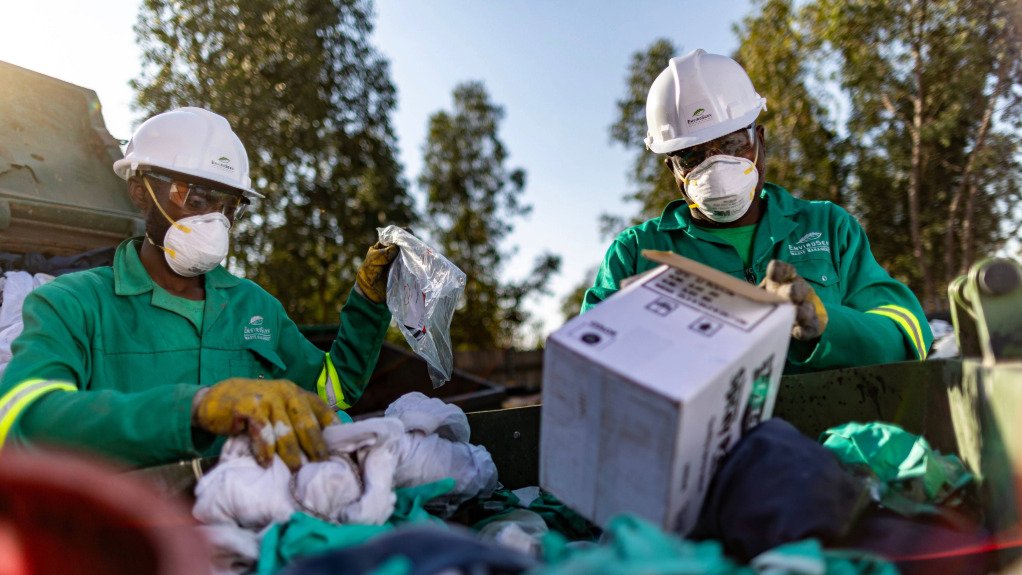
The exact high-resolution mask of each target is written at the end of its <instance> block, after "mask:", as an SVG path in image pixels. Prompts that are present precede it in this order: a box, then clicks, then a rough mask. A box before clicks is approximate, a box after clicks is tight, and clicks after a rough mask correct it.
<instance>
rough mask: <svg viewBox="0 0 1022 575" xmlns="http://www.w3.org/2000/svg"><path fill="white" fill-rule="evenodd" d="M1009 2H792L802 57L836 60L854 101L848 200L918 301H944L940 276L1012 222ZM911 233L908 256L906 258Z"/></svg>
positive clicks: (989, 246)
mask: <svg viewBox="0 0 1022 575" xmlns="http://www.w3.org/2000/svg"><path fill="white" fill-rule="evenodd" d="M1012 5H1013V3H1011V2H1008V1H1007V0H975V1H974V0H915V1H913V2H901V3H897V2H886V1H883V0H854V1H852V0H816V1H815V2H810V3H808V4H807V5H806V6H805V7H804V8H803V10H804V13H803V17H804V21H805V23H806V26H807V29H808V30H809V33H810V34H811V36H812V38H813V42H812V50H813V51H812V56H811V57H812V58H815V59H821V58H830V59H832V60H833V61H835V62H836V66H835V69H836V70H837V71H836V74H835V79H836V81H837V83H838V85H839V87H840V89H841V91H842V93H843V94H844V95H845V96H846V97H847V99H848V101H849V103H850V105H851V109H850V111H849V115H848V121H847V124H846V129H847V131H848V138H849V141H850V142H852V145H851V146H850V148H849V151H848V162H849V163H850V165H852V166H853V169H852V177H851V178H850V180H849V183H850V186H849V190H848V196H849V200H850V206H851V208H852V209H853V210H854V211H855V212H856V213H858V214H859V215H860V216H861V217H862V220H863V223H864V224H865V226H866V227H867V230H868V232H869V235H870V239H871V240H872V245H873V251H874V253H875V254H876V256H877V259H878V260H879V261H880V263H881V264H883V265H884V266H885V267H886V268H887V269H888V270H889V271H891V272H892V274H894V275H896V276H898V277H901V278H903V279H905V280H907V281H908V283H909V285H910V286H911V287H912V288H913V289H914V290H915V291H916V293H917V294H919V295H920V296H921V299H922V300H923V302H924V305H926V306H927V308H928V309H932V308H935V307H943V305H946V298H945V296H944V295H943V294H944V293H946V292H945V288H944V286H945V285H946V282H947V281H949V280H950V279H951V278H953V277H954V276H955V275H957V274H958V273H961V271H963V270H964V269H965V268H967V267H968V266H969V265H970V264H971V263H972V260H973V259H974V257H975V256H974V254H981V255H984V254H992V253H993V252H994V251H996V250H997V249H998V248H999V247H1000V246H1001V245H1003V243H1004V241H1005V240H1006V238H1007V235H1008V233H1009V231H1014V230H1015V229H1016V228H1017V227H1018V224H1019V214H1017V213H1013V210H1012V209H1011V208H1012V206H1013V205H1014V204H1015V203H1016V202H1017V200H1018V199H1019V183H1020V182H1019V176H1020V173H1022V172H1020V168H1019V164H1018V151H1019V145H1020V143H1022V142H1020V139H1019V132H1018V126H1019V122H1020V118H1022V117H1020V106H1019V95H1018V94H1017V93H1015V94H1013V93H1012V89H1011V87H1012V86H1014V87H1015V90H1017V89H1018V87H1019V86H1020V82H1022V65H1020V63H1019V48H1020V37H1019V30H1018V28H1017V27H1016V25H1015V24H1013V22H1012V19H1011V16H1012V14H1011V11H1012V10H1013V9H1015V10H1017V4H1016V5H1014V6H1015V7H1014V8H1013V7H1012ZM913 183H915V184H914V185H913ZM970 198H971V200H970ZM913 211H914V212H915V214H913ZM913 219H915V221H913ZM914 233H915V234H918V238H919V242H918V249H917V250H916V251H917V253H915V254H911V253H909V254H906V252H909V251H910V250H911V247H906V246H907V245H909V239H910V238H911V237H913V234H914ZM906 255H910V256H912V257H906Z"/></svg>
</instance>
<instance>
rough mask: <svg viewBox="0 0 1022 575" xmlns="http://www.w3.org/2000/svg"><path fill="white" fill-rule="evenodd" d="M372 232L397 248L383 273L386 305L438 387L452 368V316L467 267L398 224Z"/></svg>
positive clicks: (435, 386)
mask: <svg viewBox="0 0 1022 575" xmlns="http://www.w3.org/2000/svg"><path fill="white" fill-rule="evenodd" d="M376 231H377V233H378V234H379V235H380V241H381V242H383V243H385V244H395V245H397V246H398V247H399V248H401V253H400V254H399V255H398V257H397V259H395V260H394V264H393V265H392V266H391V267H390V276H389V277H388V278H387V307H388V308H390V313H391V314H393V316H394V322H395V323H396V324H397V327H398V329H399V330H401V333H402V334H403V335H404V336H405V341H407V342H408V345H409V346H410V347H411V348H412V350H413V351H415V353H417V354H419V355H420V356H421V357H422V358H423V359H425V360H426V364H427V365H428V366H429V378H430V380H431V381H432V382H433V387H434V388H437V387H440V386H441V385H443V384H444V382H446V381H447V380H449V379H451V371H452V370H453V369H454V355H453V353H452V352H451V318H452V317H453V316H454V308H455V307H456V306H457V305H458V298H460V297H461V293H462V292H463V291H465V272H463V271H461V270H460V269H458V266H456V265H454V264H453V263H451V262H450V260H448V259H447V258H445V257H444V256H443V255H441V254H440V253H438V252H437V251H436V250H434V249H433V248H431V247H429V246H428V245H426V244H425V243H424V242H423V241H422V240H420V239H419V238H417V237H415V236H413V235H412V234H410V233H408V232H406V231H405V230H403V229H401V228H399V227H397V226H387V227H386V228H377V230H376Z"/></svg>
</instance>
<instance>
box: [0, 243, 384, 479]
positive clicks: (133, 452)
mask: <svg viewBox="0 0 1022 575" xmlns="http://www.w3.org/2000/svg"><path fill="white" fill-rule="evenodd" d="M139 245H140V240H139V239H138V238H136V239H132V240H127V241H125V242H124V243H122V244H121V245H120V246H119V247H118V248H117V252H116V254H115V255H114V264H113V266H112V267H101V268H96V269H92V270H87V271H82V272H76V273H72V274H68V275H64V276H61V277H58V278H56V279H54V280H53V281H52V282H50V283H48V284H46V285H43V286H41V287H39V288H38V289H36V290H34V291H33V292H31V293H30V294H29V295H28V297H26V298H25V303H24V309H23V319H24V324H25V326H24V331H23V332H22V335H21V336H20V337H19V338H18V339H17V340H15V342H14V345H13V354H14V357H13V359H12V360H11V363H10V364H9V365H8V367H7V370H6V372H5V373H4V375H3V379H2V380H0V447H2V446H3V445H4V444H5V442H6V443H12V442H14V443H27V442H33V443H34V442H39V443H43V442H45V443H54V444H60V445H65V446H71V447H77V448H84V449H86V450H90V451H94V452H99V453H103V454H105V455H108V456H111V457H113V458H115V459H118V460H120V461H122V462H125V463H128V464H131V465H137V466H144V465H154V464H159V463H167V462H172V461H175V460H179V459H182V458H190V457H196V456H199V455H202V454H208V451H209V450H210V448H211V447H212V446H213V444H214V438H213V437H212V436H210V435H209V434H206V433H205V432H201V431H196V430H193V429H192V426H191V406H192V398H193V396H194V395H195V393H196V391H198V389H199V387H200V386H208V385H213V384H215V383H217V382H219V381H221V380H224V379H227V378H230V377H248V378H265V379H277V378H284V379H290V380H291V381H294V382H295V383H297V384H298V385H300V386H301V387H303V388H305V389H308V390H311V391H314V392H317V393H318V394H319V396H320V397H321V398H322V399H323V400H324V401H325V402H326V403H327V404H328V405H331V406H334V407H335V408H339V409H345V408H347V407H349V406H350V405H351V404H353V403H354V402H355V401H356V400H357V399H358V398H359V397H360V396H361V395H362V392H363V391H364V390H365V386H366V383H367V381H368V379H369V376H370V375H371V373H372V371H373V368H374V366H375V365H376V360H377V358H378V357H379V353H380V345H381V344H382V342H383V337H384V334H385V333H386V330H387V325H388V323H389V322H390V312H389V311H388V310H387V307H386V306H385V305H382V304H375V303H372V302H370V301H369V300H367V299H365V298H364V297H363V296H361V295H359V294H358V293H356V292H355V290H352V292H351V294H350V295H349V297H348V303H347V304H346V305H345V306H344V310H343V311H342V313H341V320H340V321H341V323H340V328H339V330H338V333H337V338H336V339H335V340H334V342H333V345H332V346H331V348H330V351H329V353H324V352H322V351H320V350H319V349H317V348H316V347H315V346H314V345H313V344H312V343H311V342H309V340H307V339H306V338H305V337H304V336H303V335H302V334H301V333H300V332H299V331H298V327H297V326H296V325H295V323H294V322H293V321H291V320H290V319H289V318H288V317H287V314H286V313H285V312H284V308H283V306H282V305H281V303H280V302H279V301H277V299H276V298H274V297H273V296H271V295H270V294H269V293H267V292H266V291H265V290H263V289H262V288H261V287H259V286H258V285H256V284H255V283H253V282H251V281H249V280H246V279H242V278H239V277H236V276H233V275H231V274H230V273H229V272H228V271H227V270H225V269H224V268H223V267H217V268H216V269H214V270H212V271H210V272H209V273H207V274H206V275H205V287H206V300H205V304H204V307H203V313H202V325H195V324H194V323H193V320H191V319H189V317H190V314H188V313H187V310H185V309H183V307H182V303H183V302H182V301H181V299H180V298H176V297H173V296H171V295H170V294H169V293H168V292H166V291H165V290H163V289H162V288H160V287H159V286H157V285H156V284H155V283H154V282H153V280H152V279H151V278H150V277H149V274H148V273H147V272H146V270H145V268H144V267H143V266H142V262H141V260H140V259H139V255H138V248H139ZM184 303H187V302H184Z"/></svg>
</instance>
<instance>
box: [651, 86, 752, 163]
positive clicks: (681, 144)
mask: <svg viewBox="0 0 1022 575" xmlns="http://www.w3.org/2000/svg"><path fill="white" fill-rule="evenodd" d="M765 108H766V99H765V98H764V99H762V101H761V102H760V105H759V106H758V107H756V108H754V109H752V110H750V111H748V112H746V113H745V114H742V115H741V116H738V117H736V118H731V119H730V120H727V121H724V122H720V123H719V124H714V125H712V126H708V127H707V128H706V129H705V130H700V131H699V132H697V133H695V134H692V135H690V136H682V137H680V138H674V139H673V140H665V141H662V142H657V141H656V140H654V139H653V138H651V137H647V138H646V147H647V148H649V150H650V151H651V152H653V153H654V154H669V153H671V152H677V151H678V150H684V149H685V148H691V147H692V146H698V145H699V144H705V143H706V142H709V141H710V140H715V139H717V138H719V137H721V136H726V135H728V134H730V133H731V132H735V131H737V130H741V129H742V128H745V127H748V125H749V124H751V123H753V122H754V121H756V118H757V117H759V114H760V112H762V111H763V110H764V109H765Z"/></svg>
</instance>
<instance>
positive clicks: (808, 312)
mask: <svg viewBox="0 0 1022 575" xmlns="http://www.w3.org/2000/svg"><path fill="white" fill-rule="evenodd" d="M759 286H760V287H762V288H763V289H765V290H767V291H768V292H772V293H775V294H777V295H779V296H781V297H783V298H785V299H787V300H788V301H790V302H791V303H793V304H795V325H793V326H792V328H791V337H793V338H795V339H797V340H800V341H813V340H816V339H819V338H820V336H822V335H823V330H825V329H827V308H825V307H823V302H822V301H820V297H819V296H817V295H816V292H815V291H814V290H813V288H811V287H809V284H808V283H806V280H804V279H803V278H802V276H800V275H798V272H797V271H795V266H793V265H791V264H789V263H787V262H782V261H780V260H770V263H769V264H768V265H767V272H766V277H765V278H763V281H762V282H760V284H759Z"/></svg>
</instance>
